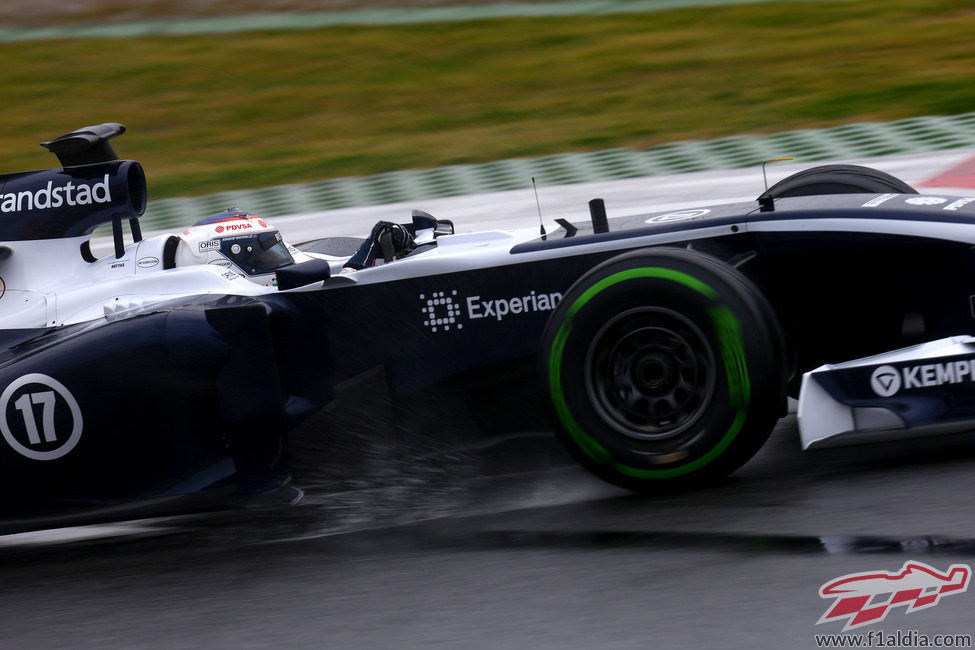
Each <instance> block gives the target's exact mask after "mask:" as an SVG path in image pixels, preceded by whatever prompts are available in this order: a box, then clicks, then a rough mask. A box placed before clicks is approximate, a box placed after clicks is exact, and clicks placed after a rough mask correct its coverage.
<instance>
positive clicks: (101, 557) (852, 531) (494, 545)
mask: <svg viewBox="0 0 975 650" xmlns="http://www.w3.org/2000/svg"><path fill="white" fill-rule="evenodd" d="M795 429H796V427H795V420H794V416H789V417H788V418H786V419H785V420H784V421H783V422H782V423H780V425H779V427H778V429H777V430H776V432H775V433H774V434H773V437H772V439H771V440H770V442H769V444H768V445H767V446H766V447H765V448H764V449H763V451H762V452H761V453H760V454H759V455H758V456H756V457H755V458H754V459H753V460H752V462H750V463H749V464H748V465H746V466H745V467H744V468H743V469H742V470H740V471H739V472H738V473H737V474H736V475H735V476H734V477H733V478H732V479H730V480H729V481H727V482H726V483H724V484H722V485H720V486H716V487H713V488H709V489H705V490H700V491H697V492H692V493H684V494H673V495H668V496H661V497H654V498H649V497H636V496H631V495H628V494H624V493H620V492H618V491H616V490H615V489H613V488H610V487H607V486H604V485H602V484H600V483H598V482H596V481H595V480H593V479H591V478H589V477H588V476H587V475H586V474H585V473H584V472H583V471H582V470H579V469H577V468H575V467H573V466H572V465H571V463H569V462H568V461H567V459H565V458H564V457H563V456H562V455H561V452H560V451H559V450H558V448H557V447H555V446H554V443H553V442H552V441H551V440H550V439H549V438H548V437H546V436H539V437H537V438H534V439H532V440H531V441H530V442H531V444H525V443H526V440H520V441H509V443H508V444H514V445H516V446H517V447H518V449H520V452H521V453H522V454H523V458H522V461H523V463H524V464H525V467H523V468H522V469H523V471H521V472H517V473H513V474H502V473H499V472H497V471H496V470H497V467H496V466H494V465H493V461H491V460H490V456H491V454H490V453H488V450H484V449H478V450H474V451H469V452H465V453H463V454H460V455H458V454H450V455H449V456H451V457H453V458H455V459H458V458H459V463H458V466H457V467H454V468H452V467H451V465H450V464H449V463H448V462H443V463H439V465H438V466H439V468H440V469H439V470H438V472H439V473H440V474H439V475H437V474H436V473H435V472H430V473H428V474H427V475H426V476H424V475H423V474H422V473H420V474H418V475H417V476H416V477H415V480H413V481H409V480H406V478H405V477H406V474H405V473H403V474H401V475H400V476H399V478H398V480H396V481H388V482H387V481H383V480H378V479H377V480H376V481H375V482H374V483H373V484H372V485H364V486H363V487H361V488H360V489H353V490H347V491H345V492H343V493H339V494H333V495H331V496H326V495H315V494H310V495H309V497H308V498H306V500H305V501H304V502H303V503H302V504H301V505H299V506H296V507H292V508H286V509H280V508H279V509H270V510H260V511H250V512H235V513H225V514H220V515H214V516H207V517H189V518H184V519H177V520H166V521H157V522H149V523H148V524H146V525H145V526H143V527H142V528H141V529H140V528H134V529H132V530H129V532H128V534H125V535H120V536H118V537H108V538H103V539H97V540H87V541H74V542H61V543H47V544H39V543H28V542H27V541H24V542H20V541H18V540H22V539H24V538H22V537H21V538H18V537H14V538H10V537H8V538H6V539H5V543H4V545H2V546H0V581H2V585H3V586H2V592H0V593H2V594H3V607H2V610H0V630H2V634H3V639H4V644H3V645H4V647H12V648H13V647H16V648H49V647H82V648H89V647H90V648H94V647H125V648H191V647H220V648H238V647H257V648H263V647H297V648H314V647H323V648H324V647H328V648H334V647H343V648H344V647H349V648H352V647H357V648H372V647H377V648H378V647H484V648H496V647H512V648H516V647H517V648H527V647H532V648H535V647H552V648H555V647H558V648H597V647H619V648H719V647H721V648H726V647H730V648H746V647H748V648H785V647H797V648H805V647H814V636H813V635H814V634H815V633H817V632H820V633H821V632H838V631H839V628H840V625H839V624H827V625H820V626H816V625H815V623H816V621H817V620H818V618H819V616H820V615H821V614H822V613H823V612H824V611H825V609H826V607H825V606H826V604H827V603H826V601H824V600H822V599H820V598H819V596H818V589H819V586H820V585H821V584H823V583H824V582H826V581H828V580H830V579H832V578H835V577H838V576H840V575H842V574H846V573H851V572H862V571H868V570H886V571H894V570H897V569H899V568H900V567H901V565H902V564H903V563H904V561H906V560H908V559H916V560H921V561H924V562H927V563H928V564H931V565H932V566H934V567H935V568H939V569H942V570H944V569H946V568H947V567H948V565H949V564H952V563H957V562H962V563H972V562H973V560H975V504H973V502H972V498H971V494H972V491H973V488H975V478H973V477H975V436H972V435H965V436H957V437H954V438H951V439H946V440H939V441H926V442H915V443H911V444H909V445H885V446H880V447H876V446H875V447H870V448H866V447H864V448H850V449H846V450H828V451H820V452H816V453H802V452H800V451H799V449H798V444H797V441H796V430H795ZM527 456H530V458H526V457H527ZM440 460H444V461H446V460H449V459H447V458H442V459H440ZM390 462H391V463H392V462H395V461H394V460H393V459H390ZM478 462H484V463H486V466H485V467H483V468H481V469H484V470H486V471H484V473H483V474H482V475H480V476H479V475H476V474H474V473H473V470H476V469H477V467H476V464H477V463H478ZM531 464H534V465H535V466H534V467H533V468H532V467H528V465H531ZM435 465H437V464H435ZM488 465H490V467H488ZM430 517H433V519H430ZM409 522H413V523H409ZM390 524H398V525H393V526H391V525H390ZM121 530H125V529H121ZM343 531H344V532H343ZM26 537H27V539H28V540H29V539H30V536H26ZM973 612H975V593H963V594H958V595H955V596H953V597H951V598H945V599H943V600H942V602H941V603H940V604H939V605H937V606H936V607H934V608H931V609H928V610H923V611H920V612H916V613H913V614H904V613H903V608H900V609H899V610H894V611H892V612H891V613H890V614H889V616H888V618H887V620H886V621H885V622H884V623H883V624H882V625H881V626H880V628H881V629H884V630H886V631H889V632H892V631H894V630H896V629H901V630H907V629H915V630H919V631H921V632H926V633H929V634H944V633H970V632H973V630H972V628H973V620H975V616H973Z"/></svg>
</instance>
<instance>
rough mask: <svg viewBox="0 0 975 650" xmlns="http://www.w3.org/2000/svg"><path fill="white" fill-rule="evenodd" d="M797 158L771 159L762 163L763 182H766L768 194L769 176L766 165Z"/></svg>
mask: <svg viewBox="0 0 975 650" xmlns="http://www.w3.org/2000/svg"><path fill="white" fill-rule="evenodd" d="M795 159H796V157H795V156H790V157H789V158H771V159H769V160H766V161H765V162H763V163H762V180H763V181H765V191H766V192H768V176H766V174H765V165H767V164H769V163H770V162H783V161H785V160H795Z"/></svg>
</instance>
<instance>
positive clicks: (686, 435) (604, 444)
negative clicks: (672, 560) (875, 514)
mask: <svg viewBox="0 0 975 650" xmlns="http://www.w3.org/2000/svg"><path fill="white" fill-rule="evenodd" d="M781 339H782V337H781V334H780V332H779V329H778V326H777V324H776V322H775V318H774V316H773V314H772V313H771V309H770V308H769V307H768V305H767V304H766V303H765V300H764V298H763V297H762V296H761V294H760V293H759V292H758V290H757V289H756V288H755V287H754V285H752V284H751V282H749V281H748V280H747V278H745V277H744V276H743V275H742V274H741V273H739V272H738V271H736V270H735V269H733V268H732V267H730V266H728V265H727V264H725V263H723V262H721V261H719V260H717V259H714V258H712V257H710V256H707V255H704V254H702V253H698V252H695V251H691V250H678V249H663V248H661V249H651V250H642V251H634V252H631V253H626V254H624V255H621V256H618V257H615V258H613V259H611V260H609V261H607V262H605V263H603V264H601V265H600V266H597V267H596V268H594V269H592V270H591V271H590V272H589V273H587V274H586V275H585V276H583V277H582V278H581V279H580V280H578V281H577V282H576V283H575V284H574V285H573V286H572V287H571V288H570V289H569V291H568V292H567V293H566V295H565V297H564V298H563V300H562V302H561V303H560V304H559V307H558V309H556V311H555V312H554V313H553V314H552V317H551V319H550V320H549V323H548V325H547V326H546V329H545V332H544V334H543V339H542V346H541V348H540V350H541V352H540V362H541V369H542V376H543V377H544V381H545V386H544V390H545V393H546V394H547V398H548V399H547V405H548V407H549V410H550V414H551V417H552V420H553V422H554V425H555V430H556V433H557V435H558V437H559V438H560V440H561V441H562V443H563V444H564V445H565V446H566V448H567V449H568V450H569V451H570V452H571V453H572V454H573V456H574V457H575V458H576V459H577V460H579V462H580V463H582V464H583V465H584V466H585V467H587V468H588V469H589V470H591V471H592V472H593V473H595V474H596V475H597V476H599V477H601V478H603V479H605V480H606V481H609V482H610V483H614V484H616V485H620V486H623V487H626V488H629V489H632V490H637V491H643V492H645V491H654V490H657V489H660V488H664V487H675V486H682V485H695V484H700V483H702V482H704V481H707V480H709V479H713V478H715V477H719V476H723V475H725V474H728V473H730V472H732V471H733V470H735V469H737V468H738V467H739V466H740V465H741V464H742V463H744V462H745V461H746V460H748V458H750V457H751V456H752V455H753V454H754V453H755V452H756V451H757V450H758V449H759V447H761V445H762V444H763V443H764V442H765V440H766V439H767V438H768V435H769V433H770V432H771V430H772V428H773V426H774V425H775V422H776V420H777V419H778V416H779V414H780V412H781V406H782V404H783V403H784V384H785V374H786V373H785V369H784V361H783V359H784V353H783V346H782V343H781Z"/></svg>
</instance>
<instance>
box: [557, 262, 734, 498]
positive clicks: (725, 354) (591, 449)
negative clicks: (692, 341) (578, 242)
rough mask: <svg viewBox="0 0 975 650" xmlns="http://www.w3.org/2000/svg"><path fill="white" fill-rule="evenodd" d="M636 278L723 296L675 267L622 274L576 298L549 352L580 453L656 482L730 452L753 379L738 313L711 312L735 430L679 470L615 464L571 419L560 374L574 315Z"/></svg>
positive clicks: (562, 410) (560, 403)
mask: <svg viewBox="0 0 975 650" xmlns="http://www.w3.org/2000/svg"><path fill="white" fill-rule="evenodd" d="M635 278H660V279H664V280H670V281H672V282H676V283H678V284H683V285H684V286H686V287H688V288H690V289H692V290H694V291H697V292H699V293H701V294H703V295H704V296H706V297H708V298H709V299H711V300H715V299H717V297H718V293H717V291H715V290H714V289H713V288H712V287H711V286H709V285H708V284H706V283H704V282H702V281H701V280H699V279H697V278H695V277H694V276H692V275H689V274H687V273H684V272H682V271H675V270H673V269H665V268H660V267H641V268H635V269H627V270H625V271H620V272H618V273H614V274H612V275H609V276H607V277H605V278H603V279H602V280H600V281H599V282H597V283H596V284H594V285H593V286H591V287H589V288H588V289H587V290H586V291H584V292H583V293H582V295H580V296H579V297H578V298H576V300H575V301H574V302H573V303H572V305H571V306H570V307H569V309H568V311H567V312H566V315H565V320H564V321H563V322H562V325H561V327H559V331H558V332H557V333H556V336H555V341H554V343H553V345H552V351H551V352H550V354H549V376H548V379H549V391H550V394H551V396H552V404H553V406H554V407H555V412H556V415H557V417H558V418H559V421H560V422H561V423H562V425H563V426H564V427H565V429H566V431H567V432H568V433H569V436H570V437H571V438H572V440H573V442H575V444H576V445H577V446H578V447H579V449H581V450H582V452H583V453H585V454H586V455H587V456H589V457H590V458H591V459H592V460H593V461H595V462H596V463H598V464H600V465H608V466H610V468H611V469H613V470H614V471H616V472H619V473H621V474H625V475H626V476H632V477H634V478H641V479H657V480H659V479H668V478H676V477H678V476H683V475H685V474H688V473H690V472H693V471H695V470H697V469H700V468H701V467H703V466H705V465H707V464H708V463H710V462H711V461H713V460H714V459H716V458H717V457H718V456H720V455H721V453H722V452H723V451H724V450H725V449H727V448H728V445H730V444H731V443H732V441H734V439H735V438H736V437H737V436H738V433H739V432H740V431H741V427H742V425H743V424H744V422H745V417H746V416H747V414H748V406H749V404H750V397H751V388H750V381H749V378H748V368H747V365H746V363H745V349H744V343H743V341H742V338H741V323H740V321H739V320H738V319H737V318H735V316H734V314H732V313H731V310H729V309H728V308H727V307H725V306H723V305H722V306H718V307H715V308H714V309H712V310H711V311H710V315H711V319H712V321H713V322H714V326H715V329H716V330H717V332H718V339H719V343H720V345H721V354H722V358H723V360H724V363H725V368H726V371H727V373H728V386H729V391H730V393H731V402H732V405H733V406H737V407H738V408H737V411H736V413H735V418H734V420H733V421H732V423H731V426H730V427H729V428H728V430H727V431H726V432H725V434H724V436H722V438H721V440H719V441H718V443H717V444H716V445H715V446H714V447H712V448H711V449H710V450H709V451H708V452H707V453H706V454H704V455H703V456H701V457H700V458H697V459H696V460H694V461H691V462H690V463H687V464H686V465H681V466H680V467H675V468H671V469H639V468H636V467H630V466H629V465H624V464H623V463H620V462H618V461H616V460H614V459H613V458H612V455H611V454H610V453H609V451H608V450H607V449H606V448H605V447H603V446H602V445H601V444H599V442H597V441H596V440H594V439H593V438H592V437H591V436H590V435H589V434H588V433H586V432H585V430H583V428H582V427H581V426H580V425H579V423H578V422H576V420H575V418H574V417H573V415H572V411H571V410H570V409H569V405H568V401H567V400H566V398H565V393H564V391H563V390H562V380H561V373H562V356H563V354H564V351H565V344H566V341H567V340H568V337H569V333H570V332H571V331H572V319H573V318H574V317H575V315H576V314H577V313H578V312H579V310H580V309H582V308H583V307H584V306H585V305H586V304H587V303H588V302H589V301H590V300H592V299H593V298H594V297H595V296H597V295H599V294H600V293H601V292H602V291H605V290H606V289H608V288H609V287H611V286H614V285H616V284H618V283H620V282H624V281H626V280H632V279H635Z"/></svg>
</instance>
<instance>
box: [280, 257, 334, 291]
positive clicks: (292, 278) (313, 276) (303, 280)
mask: <svg viewBox="0 0 975 650" xmlns="http://www.w3.org/2000/svg"><path fill="white" fill-rule="evenodd" d="M275 274H276V275H277V278H278V291H287V290H288V289H295V288H297V287H304V286H306V285H309V284H312V283H315V282H324V281H325V280H328V279H329V278H330V277H332V271H331V269H330V268H329V266H328V262H327V261H325V260H320V259H313V260H308V261H307V262H302V263H301V264H292V265H291V266H285V267H282V268H280V269H278V270H277V271H275Z"/></svg>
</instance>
